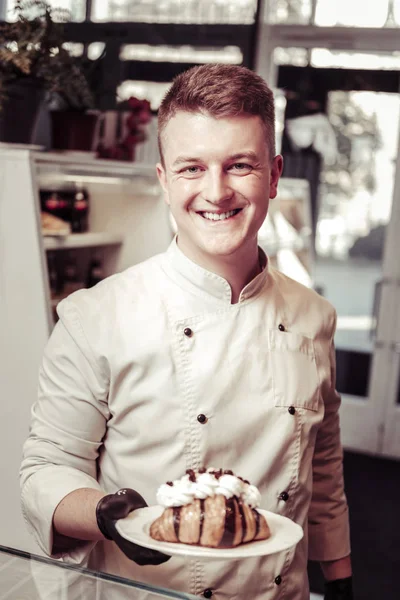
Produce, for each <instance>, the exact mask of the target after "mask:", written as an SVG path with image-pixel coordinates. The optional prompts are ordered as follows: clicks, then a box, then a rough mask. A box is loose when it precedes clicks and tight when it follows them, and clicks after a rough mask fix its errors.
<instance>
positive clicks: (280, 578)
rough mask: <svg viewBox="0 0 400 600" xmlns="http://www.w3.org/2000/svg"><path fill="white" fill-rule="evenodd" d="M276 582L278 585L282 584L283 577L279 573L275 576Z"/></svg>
mask: <svg viewBox="0 0 400 600" xmlns="http://www.w3.org/2000/svg"><path fill="white" fill-rule="evenodd" d="M275 583H276V585H281V583H282V577H281V576H280V575H277V577H275Z"/></svg>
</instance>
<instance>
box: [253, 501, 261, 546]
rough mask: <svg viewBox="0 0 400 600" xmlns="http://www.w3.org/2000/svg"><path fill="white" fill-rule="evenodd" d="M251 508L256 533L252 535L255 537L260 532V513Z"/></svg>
mask: <svg viewBox="0 0 400 600" xmlns="http://www.w3.org/2000/svg"><path fill="white" fill-rule="evenodd" d="M251 510H252V511H253V514H254V518H255V520H256V533H255V535H254V539H255V538H256V537H257V536H258V534H259V532H260V513H259V512H258V510H256V509H255V508H252V509H251Z"/></svg>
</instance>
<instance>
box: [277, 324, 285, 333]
mask: <svg viewBox="0 0 400 600" xmlns="http://www.w3.org/2000/svg"><path fill="white" fill-rule="evenodd" d="M278 329H279V331H285V326H284V325H282V323H279V325H278Z"/></svg>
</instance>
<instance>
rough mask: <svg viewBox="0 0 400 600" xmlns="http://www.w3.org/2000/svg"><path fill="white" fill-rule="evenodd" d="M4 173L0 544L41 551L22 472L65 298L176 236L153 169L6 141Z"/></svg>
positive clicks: (0, 149) (0, 163) (0, 172)
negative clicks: (45, 359) (23, 508)
mask: <svg viewBox="0 0 400 600" xmlns="http://www.w3.org/2000/svg"><path fill="white" fill-rule="evenodd" d="M0 177H1V182H2V185H1V187H0V240H1V247H0V253H1V265H0V331H1V336H0V339H1V355H2V360H1V361H0V380H1V382H2V393H3V398H6V399H7V402H6V406H4V407H3V408H4V410H5V411H6V412H5V421H4V423H7V426H6V427H3V429H2V432H1V436H0V454H1V456H3V457H7V465H6V466H4V468H3V469H2V473H3V481H2V484H3V486H4V489H7V490H8V493H7V495H6V496H5V498H4V499H3V504H2V511H1V514H0V544H3V545H4V546H14V547H18V548H21V549H23V550H28V551H32V552H36V553H39V549H38V548H37V546H36V545H35V544H34V542H33V540H32V539H31V537H30V536H29V534H28V531H27V529H26V526H25V523H24V521H23V517H22V515H21V512H20V500H19V496H20V492H19V481H18V473H19V467H20V461H21V448H22V445H23V443H24V441H25V440H26V438H27V436H28V431H29V424H30V412H31V407H32V404H33V402H34V401H35V399H36V395H37V381H38V371H39V367H40V364H41V360H42V355H43V351H44V347H45V345H46V342H47V340H48V337H49V334H50V332H51V330H52V328H53V326H54V323H55V320H56V318H57V315H56V312H55V308H56V305H57V303H58V302H59V301H60V300H61V299H62V298H63V297H64V296H65V295H68V294H69V293H71V292H72V291H73V290H75V289H78V288H79V287H86V286H88V285H93V284H94V283H96V282H97V281H98V280H99V279H102V278H103V277H107V276H108V275H112V274H113V273H115V272H118V271H122V270H124V269H126V268H128V267H130V266H131V265H133V264H136V263H139V262H141V261H143V260H145V259H147V258H149V257H150V256H153V255H154V254H157V253H159V252H163V251H164V250H165V249H166V248H167V247H168V245H169V243H170V241H171V240H172V235H173V233H172V230H171V227H170V223H169V218H168V207H167V205H166V204H165V202H164V200H163V198H162V197H161V195H160V188H159V186H158V182H157V178H156V171H155V167H154V166H146V164H143V163H139V164H137V163H130V162H125V163H124V162H114V161H109V160H97V159H94V158H93V157H92V156H91V155H89V154H80V155H78V154H68V153H47V152H42V151H40V150H39V149H38V148H32V147H20V146H18V145H1V146H0ZM49 192H51V194H50V193H49ZM46 203H47V206H45V204H46ZM79 207H80V208H79ZM44 208H46V210H44ZM78 209H79V210H81V209H83V210H82V213H84V215H82V214H79V210H78ZM57 211H58V213H57ZM62 211H64V213H63V212H62ZM44 212H47V213H48V214H50V217H54V219H56V220H54V219H49V218H48V217H46V219H43V213H44ZM51 213H53V214H51ZM60 216H61V217H63V218H62V219H60ZM81 217H82V218H81ZM57 219H59V220H57ZM60 221H61V223H60ZM55 224H56V225H55ZM52 228H53V229H52Z"/></svg>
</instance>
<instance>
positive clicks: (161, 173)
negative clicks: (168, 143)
mask: <svg viewBox="0 0 400 600" xmlns="http://www.w3.org/2000/svg"><path fill="white" fill-rule="evenodd" d="M157 177H158V181H159V182H160V185H161V187H162V189H163V190H164V200H165V202H166V203H167V204H169V203H170V202H169V196H168V187H167V174H166V172H165V167H163V165H162V164H161V163H157Z"/></svg>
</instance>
